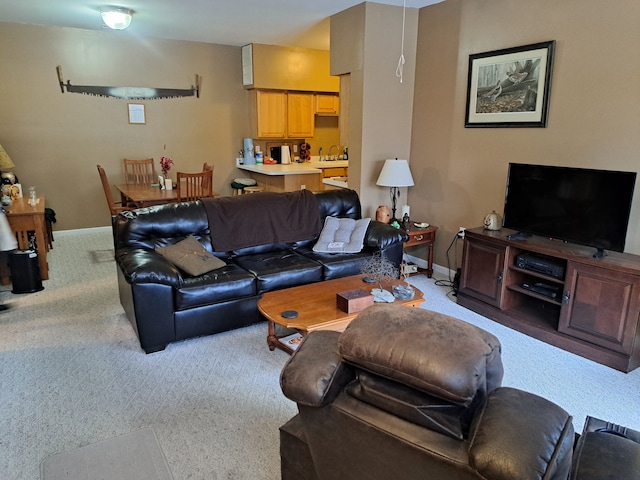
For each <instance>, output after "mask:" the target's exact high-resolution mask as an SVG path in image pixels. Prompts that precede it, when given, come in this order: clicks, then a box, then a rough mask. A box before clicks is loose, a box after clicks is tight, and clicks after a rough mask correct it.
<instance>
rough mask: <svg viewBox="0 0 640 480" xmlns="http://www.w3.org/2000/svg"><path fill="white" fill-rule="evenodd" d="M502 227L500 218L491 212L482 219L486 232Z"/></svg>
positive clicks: (494, 212)
mask: <svg viewBox="0 0 640 480" xmlns="http://www.w3.org/2000/svg"><path fill="white" fill-rule="evenodd" d="M501 227H502V217H501V216H500V215H498V214H497V213H496V211H495V210H493V211H492V212H491V213H489V214H487V216H486V217H484V228H486V229H487V230H500V228H501Z"/></svg>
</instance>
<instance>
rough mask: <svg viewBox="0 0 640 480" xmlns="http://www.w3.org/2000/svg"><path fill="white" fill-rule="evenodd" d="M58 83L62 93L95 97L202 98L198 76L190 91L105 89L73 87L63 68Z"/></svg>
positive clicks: (127, 98)
mask: <svg viewBox="0 0 640 480" xmlns="http://www.w3.org/2000/svg"><path fill="white" fill-rule="evenodd" d="M56 71H57V72H58V82H60V90H61V91H62V93H64V92H65V89H66V91H67V92H68V93H81V94H83V95H93V96H95V97H113V98H123V99H126V100H158V99H161V98H178V97H193V96H195V97H197V98H200V82H201V77H200V75H198V74H196V84H195V86H193V85H192V86H191V88H190V89H180V88H150V87H103V86H94V85H71V80H67V82H66V83H65V82H64V80H63V78H62V67H61V66H60V65H58V66H57V67H56Z"/></svg>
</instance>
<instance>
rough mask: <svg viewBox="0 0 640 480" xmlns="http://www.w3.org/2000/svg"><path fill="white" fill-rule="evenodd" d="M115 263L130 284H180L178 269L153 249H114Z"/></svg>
mask: <svg viewBox="0 0 640 480" xmlns="http://www.w3.org/2000/svg"><path fill="white" fill-rule="evenodd" d="M116 263H117V264H118V267H119V268H120V270H121V271H122V273H123V275H124V277H125V279H126V280H127V282H129V283H130V284H133V283H159V284H162V285H169V286H172V287H180V286H181V285H182V274H181V273H180V270H178V268H177V267H176V266H175V265H174V264H172V263H171V262H169V261H168V260H167V259H166V258H164V257H163V256H162V255H160V254H159V253H157V252H156V251H155V250H148V249H144V248H123V249H120V250H117V251H116Z"/></svg>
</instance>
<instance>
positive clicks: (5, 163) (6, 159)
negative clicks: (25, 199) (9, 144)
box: [0, 145, 16, 183]
mask: <svg viewBox="0 0 640 480" xmlns="http://www.w3.org/2000/svg"><path fill="white" fill-rule="evenodd" d="M15 166H16V165H15V163H13V161H12V160H11V157H10V156H9V154H8V153H7V152H6V151H5V149H4V147H3V146H2V145H0V173H2V172H3V171H4V170H8V169H10V168H13V167H15ZM4 178H9V179H10V180H11V183H15V176H14V175H13V173H11V172H6V173H2V179H4Z"/></svg>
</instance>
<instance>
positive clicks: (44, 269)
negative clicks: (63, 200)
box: [2, 195, 49, 285]
mask: <svg viewBox="0 0 640 480" xmlns="http://www.w3.org/2000/svg"><path fill="white" fill-rule="evenodd" d="M38 200H39V201H38V203H37V204H36V205H33V206H32V205H29V199H28V198H27V197H23V198H18V199H16V200H14V201H13V203H12V204H11V205H9V206H8V207H5V210H6V211H7V220H9V225H11V230H13V232H14V233H15V235H16V240H18V248H19V249H21V250H26V249H29V248H30V246H29V232H34V234H35V237H36V246H37V252H38V262H39V263H40V276H41V278H42V280H48V279H49V264H48V263H47V249H48V244H47V241H46V239H45V234H44V232H45V228H46V225H45V218H44V196H42V195H40V196H38ZM3 273H4V272H3ZM5 282H7V283H8V278H5V276H4V275H3V276H2V283H3V284H5V285H6V284H7V283H5Z"/></svg>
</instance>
